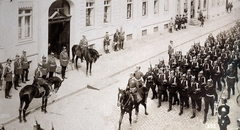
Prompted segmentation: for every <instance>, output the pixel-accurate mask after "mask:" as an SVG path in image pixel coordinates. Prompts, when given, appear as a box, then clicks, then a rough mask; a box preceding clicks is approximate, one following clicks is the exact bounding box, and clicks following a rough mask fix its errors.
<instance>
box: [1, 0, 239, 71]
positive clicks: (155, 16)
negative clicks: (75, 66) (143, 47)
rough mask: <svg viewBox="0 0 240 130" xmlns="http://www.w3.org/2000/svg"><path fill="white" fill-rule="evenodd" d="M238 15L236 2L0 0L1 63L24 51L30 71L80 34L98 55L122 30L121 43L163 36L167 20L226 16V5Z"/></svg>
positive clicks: (218, 0) (75, 40)
mask: <svg viewBox="0 0 240 130" xmlns="http://www.w3.org/2000/svg"><path fill="white" fill-rule="evenodd" d="M229 2H232V3H233V5H234V6H233V11H240V10H239V7H240V0H227V1H226V0H0V19H1V20H0V62H5V61H6V59H7V58H9V57H10V58H12V59H14V58H15V55H16V54H20V55H21V53H22V50H26V51H27V55H28V57H29V60H32V61H33V62H32V64H33V65H34V66H36V65H37V62H39V61H40V60H41V57H42V56H43V55H45V56H46V55H48V54H49V53H50V52H54V53H55V54H56V57H58V55H59V53H60V52H61V48H62V46H66V47H67V48H68V50H69V53H70V54H71V49H70V48H71V47H72V46H73V45H74V44H78V43H79V41H80V40H81V38H82V35H85V36H86V37H87V39H88V41H89V44H94V48H95V49H97V50H99V51H102V46H103V37H104V35H105V32H108V33H109V34H110V37H111V39H112V36H113V34H114V33H115V31H116V29H120V27H122V28H123V30H124V31H125V39H126V41H129V40H132V39H137V38H141V37H142V36H144V35H147V34H151V33H156V32H162V31H166V30H167V28H168V23H169V20H170V18H171V17H173V18H175V16H176V15H177V14H186V15H187V16H188V20H191V19H197V17H198V15H199V14H198V13H199V11H202V12H203V14H204V16H206V18H207V19H211V18H213V17H217V16H221V15H225V14H227V13H226V4H227V3H229Z"/></svg>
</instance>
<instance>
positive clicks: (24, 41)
mask: <svg viewBox="0 0 240 130" xmlns="http://www.w3.org/2000/svg"><path fill="white" fill-rule="evenodd" d="M30 43H34V41H33V38H25V39H19V41H18V44H17V45H16V46H21V45H24V44H30Z"/></svg>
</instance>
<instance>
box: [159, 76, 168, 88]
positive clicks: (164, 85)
mask: <svg viewBox="0 0 240 130" xmlns="http://www.w3.org/2000/svg"><path fill="white" fill-rule="evenodd" d="M157 85H158V89H159V90H166V89H167V87H168V79H167V76H166V74H160V75H159V78H158V79H157Z"/></svg>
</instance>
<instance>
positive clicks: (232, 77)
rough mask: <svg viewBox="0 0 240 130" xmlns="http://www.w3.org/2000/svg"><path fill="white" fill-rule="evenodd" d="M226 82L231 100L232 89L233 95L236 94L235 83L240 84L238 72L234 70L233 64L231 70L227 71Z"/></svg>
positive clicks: (230, 65)
mask: <svg viewBox="0 0 240 130" xmlns="http://www.w3.org/2000/svg"><path fill="white" fill-rule="evenodd" d="M226 80H227V86H228V87H227V91H228V97H227V98H228V99H230V93H231V89H232V94H233V95H234V94H235V86H234V85H235V82H238V78H237V72H236V70H235V69H233V68H232V64H229V69H228V70H227V71H226Z"/></svg>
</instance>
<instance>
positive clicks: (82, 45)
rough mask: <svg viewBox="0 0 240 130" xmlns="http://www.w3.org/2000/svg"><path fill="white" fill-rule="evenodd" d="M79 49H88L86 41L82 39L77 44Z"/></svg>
mask: <svg viewBox="0 0 240 130" xmlns="http://www.w3.org/2000/svg"><path fill="white" fill-rule="evenodd" d="M79 45H80V47H88V41H87V39H82V40H81V41H80V43H79Z"/></svg>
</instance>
